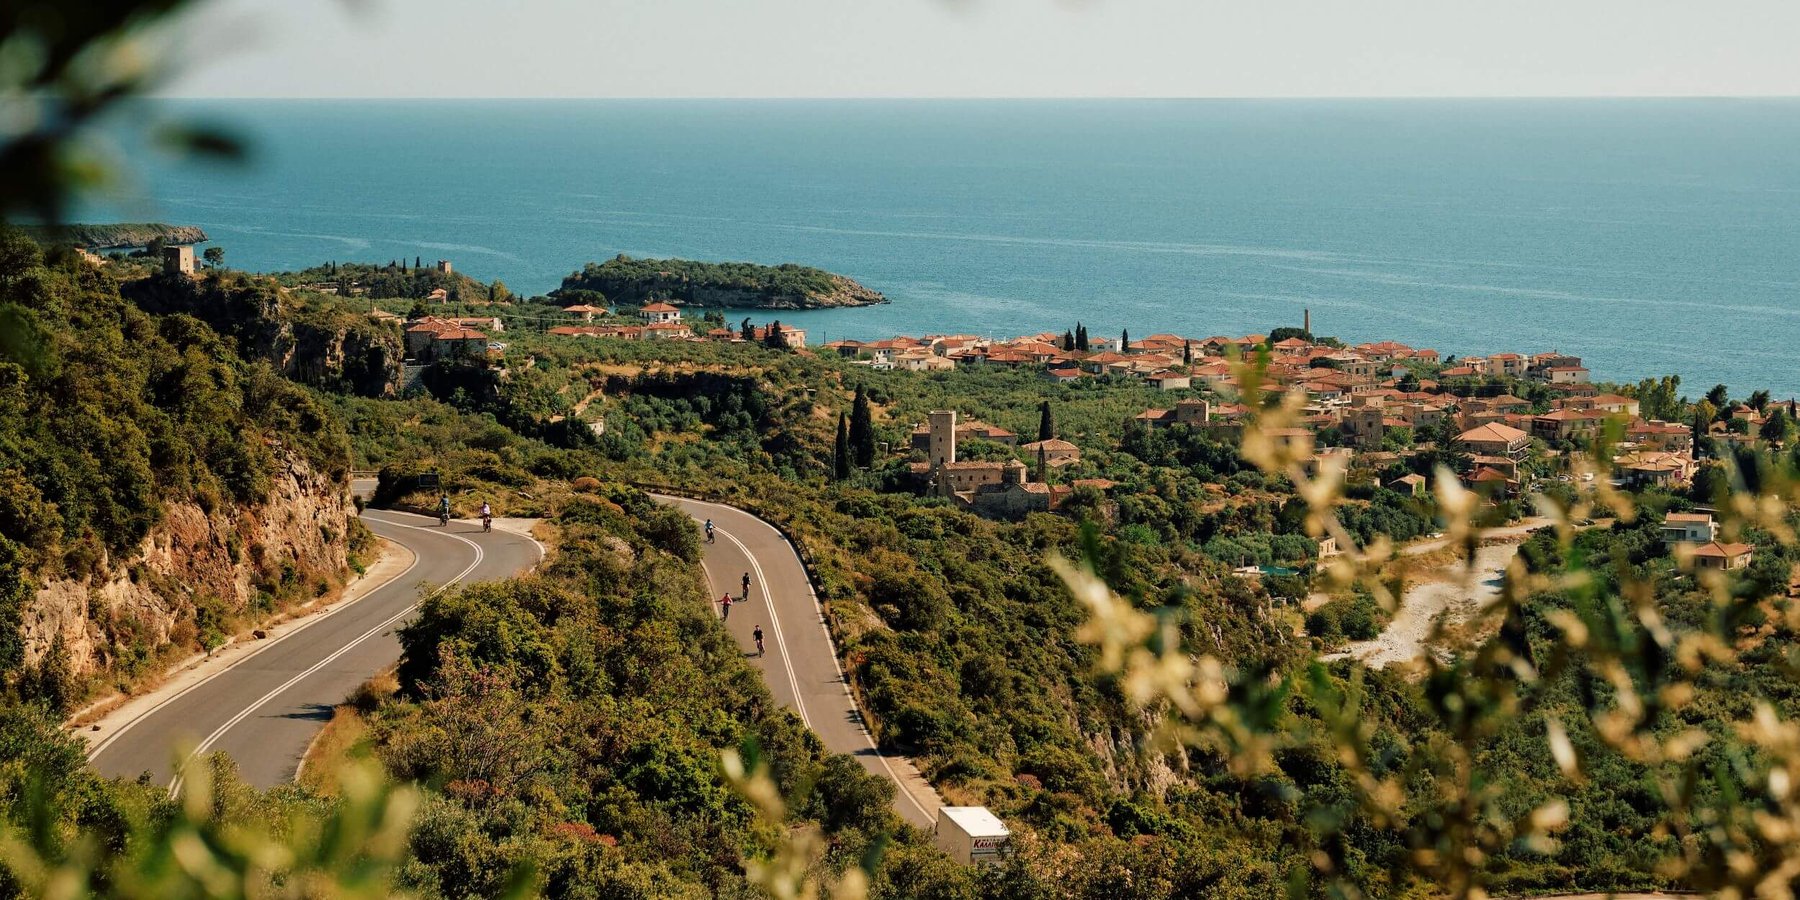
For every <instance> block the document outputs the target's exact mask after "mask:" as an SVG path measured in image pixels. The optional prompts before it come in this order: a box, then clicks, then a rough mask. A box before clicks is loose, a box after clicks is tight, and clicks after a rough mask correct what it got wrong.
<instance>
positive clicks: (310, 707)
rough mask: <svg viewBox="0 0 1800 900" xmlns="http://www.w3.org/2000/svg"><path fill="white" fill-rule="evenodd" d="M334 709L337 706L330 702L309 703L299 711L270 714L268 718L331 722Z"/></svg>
mask: <svg viewBox="0 0 1800 900" xmlns="http://www.w3.org/2000/svg"><path fill="white" fill-rule="evenodd" d="M334 709H336V707H334V706H332V705H331V704H329V703H308V704H306V705H305V706H304V707H302V708H301V709H299V710H298V711H295V712H285V713H281V714H279V715H274V716H269V717H268V718H271V719H305V720H307V721H311V722H329V721H331V713H332V710H334Z"/></svg>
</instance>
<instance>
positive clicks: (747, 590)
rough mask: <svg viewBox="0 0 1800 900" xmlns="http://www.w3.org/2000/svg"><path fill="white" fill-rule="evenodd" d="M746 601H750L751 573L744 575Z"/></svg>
mask: <svg viewBox="0 0 1800 900" xmlns="http://www.w3.org/2000/svg"><path fill="white" fill-rule="evenodd" d="M744 599H745V600H748V599H750V573H749V572H745V573H744Z"/></svg>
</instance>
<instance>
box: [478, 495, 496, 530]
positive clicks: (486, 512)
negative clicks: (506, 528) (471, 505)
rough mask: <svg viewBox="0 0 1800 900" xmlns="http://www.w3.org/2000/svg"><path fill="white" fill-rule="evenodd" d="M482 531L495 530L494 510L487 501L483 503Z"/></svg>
mask: <svg viewBox="0 0 1800 900" xmlns="http://www.w3.org/2000/svg"><path fill="white" fill-rule="evenodd" d="M481 530H482V531H493V530H494V509H493V507H491V506H489V505H488V502H487V501H486V500H483V501H481Z"/></svg>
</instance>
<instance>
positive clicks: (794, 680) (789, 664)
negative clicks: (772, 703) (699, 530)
mask: <svg viewBox="0 0 1800 900" xmlns="http://www.w3.org/2000/svg"><path fill="white" fill-rule="evenodd" d="M713 530H714V531H716V532H718V533H719V534H722V535H724V536H725V539H726V540H728V541H730V542H732V543H733V544H736V545H737V548H738V549H739V550H742V551H744V558H746V559H748V560H750V568H751V570H752V571H754V572H756V581H757V583H758V584H760V585H762V592H763V602H764V603H766V604H768V607H769V624H770V625H771V626H772V627H773V628H774V629H775V650H776V652H778V653H780V654H781V666H782V668H784V669H786V670H787V677H788V687H790V688H793V691H794V711H795V712H798V713H799V714H800V724H802V725H805V726H806V727H807V728H809V729H810V728H812V720H811V719H808V718H807V717H806V701H805V700H802V699H800V679H799V678H798V677H796V676H795V675H794V661H793V659H791V658H790V657H789V656H788V652H787V641H785V640H783V639H782V637H781V614H780V613H777V612H776V611H775V593H774V592H773V591H771V590H769V579H767V578H765V577H763V570H762V563H760V562H757V561H756V554H754V553H751V552H750V548H749V547H746V546H744V542H743V541H740V540H738V539H737V536H736V535H734V534H732V533H731V532H729V531H726V530H725V529H723V528H720V527H719V523H717V522H714V523H713ZM707 593H709V594H710V593H712V592H711V591H707Z"/></svg>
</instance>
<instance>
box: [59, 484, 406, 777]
mask: <svg viewBox="0 0 1800 900" xmlns="http://www.w3.org/2000/svg"><path fill="white" fill-rule="evenodd" d="M358 518H361V515H360V514H359V515H358ZM385 524H389V525H397V524H399V523H397V522H388V523H385ZM402 527H407V528H410V527H413V526H410V525H408V526H402ZM400 546H401V547H403V548H404V549H405V550H406V551H407V552H409V553H411V554H412V556H413V560H412V562H410V563H408V564H407V566H406V568H404V569H401V570H400V571H399V572H397V573H395V574H394V575H393V576H391V577H389V578H388V580H387V581H385V582H383V583H382V584H379V585H376V586H375V587H373V588H370V589H369V590H368V592H366V593H364V594H363V595H362V596H360V597H354V598H352V599H349V600H345V601H342V602H339V603H333V604H331V605H330V606H326V607H322V608H320V609H319V610H318V611H317V612H315V613H313V614H311V615H308V616H305V617H304V618H302V619H301V620H299V622H298V623H297V624H296V625H295V626H294V627H293V628H290V629H288V630H287V631H284V632H282V633H281V634H280V635H278V636H276V637H275V638H273V639H271V640H266V641H262V642H259V643H258V644H257V645H256V646H255V647H254V648H253V649H251V650H250V651H249V652H247V653H245V654H244V655H243V656H240V657H238V658H237V659H234V660H232V661H231V662H229V663H226V664H225V666H224V667H223V668H221V669H219V671H217V672H214V673H212V674H211V675H208V676H206V677H205V678H202V679H200V680H199V681H196V682H194V683H193V684H190V685H188V686H187V687H184V688H182V689H181V690H179V691H176V692H175V693H174V694H172V695H170V696H168V697H164V698H163V699H161V700H158V701H157V702H156V704H155V705H154V706H151V707H150V708H149V709H146V710H144V711H143V712H141V713H138V714H137V715H135V716H132V717H131V718H130V719H127V720H126V721H125V724H123V725H120V726H119V728H118V730H117V731H114V732H113V733H112V734H109V735H107V736H106V737H104V738H102V739H101V740H100V741H99V742H98V743H95V744H93V745H92V746H90V747H89V748H88V752H87V756H86V759H87V761H88V762H89V763H90V764H91V763H93V761H94V760H95V758H97V757H99V755H100V754H101V753H103V752H105V751H106V748H108V747H110V746H112V744H113V742H114V741H117V740H118V739H119V738H121V737H123V736H124V735H125V732H127V731H130V730H131V729H132V727H133V726H135V725H137V724H138V723H139V722H142V721H143V720H145V719H147V718H149V717H150V716H152V715H154V714H155V713H156V712H157V711H158V710H161V709H162V708H163V707H165V706H168V705H169V704H171V703H174V702H175V701H177V700H180V699H181V698H182V697H185V696H187V695H188V693H189V692H190V691H194V690H198V689H199V688H202V687H205V686H206V685H208V684H210V683H212V680H213V679H215V678H218V677H219V676H221V675H224V674H226V673H227V672H230V671H232V670H233V669H236V668H237V667H238V666H241V665H243V664H244V663H246V662H249V661H250V660H252V659H254V658H255V657H256V656H257V654H259V653H262V652H263V651H264V650H267V649H269V648H270V647H273V646H275V645H277V644H280V643H281V642H282V641H285V640H287V639H288V638H291V637H293V636H294V635H296V634H299V633H300V632H302V631H305V630H306V629H308V628H311V627H312V626H314V625H316V624H318V623H320V622H323V621H325V617H326V615H327V614H329V613H333V612H336V611H338V610H340V609H347V608H349V607H350V606H352V605H354V604H357V603H361V602H362V601H364V600H367V599H368V598H370V597H373V596H375V595H376V594H377V593H380V592H381V591H383V590H385V589H387V588H388V587H391V586H392V585H393V584H394V583H395V582H397V581H399V580H400V579H402V578H405V577H406V573H408V572H411V571H412V570H413V569H414V568H415V567H416V566H418V564H419V551H417V550H414V549H413V548H411V547H406V546H405V545H404V544H402V545H400ZM201 662H202V664H204V660H202V661H201Z"/></svg>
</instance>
